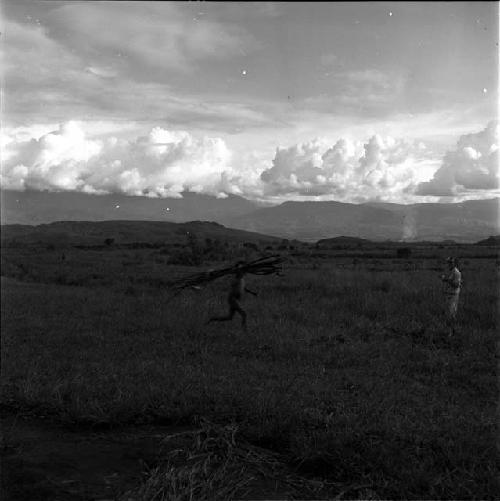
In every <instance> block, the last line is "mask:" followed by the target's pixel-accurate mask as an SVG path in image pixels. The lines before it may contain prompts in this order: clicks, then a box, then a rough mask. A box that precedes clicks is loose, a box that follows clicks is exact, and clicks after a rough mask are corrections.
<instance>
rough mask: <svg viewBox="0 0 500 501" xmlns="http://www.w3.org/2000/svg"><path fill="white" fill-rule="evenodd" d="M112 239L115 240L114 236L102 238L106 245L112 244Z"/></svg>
mask: <svg viewBox="0 0 500 501" xmlns="http://www.w3.org/2000/svg"><path fill="white" fill-rule="evenodd" d="M114 241H115V239H114V238H106V239H105V240H104V243H105V244H106V245H107V246H110V245H111V244H113V243H114Z"/></svg>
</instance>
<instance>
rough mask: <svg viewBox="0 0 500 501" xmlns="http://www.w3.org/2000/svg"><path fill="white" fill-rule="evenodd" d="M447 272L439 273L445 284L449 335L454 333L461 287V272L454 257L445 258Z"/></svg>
mask: <svg viewBox="0 0 500 501" xmlns="http://www.w3.org/2000/svg"><path fill="white" fill-rule="evenodd" d="M446 263H447V265H448V273H446V274H443V275H441V280H442V281H443V283H444V284H445V290H444V293H445V299H446V314H447V322H448V325H449V327H450V334H449V335H450V336H451V335H452V334H454V333H455V324H456V317H457V311H458V299H459V297H460V290H461V288H462V273H461V272H460V270H459V269H458V262H457V260H456V259H455V258H453V257H449V258H447V259H446Z"/></svg>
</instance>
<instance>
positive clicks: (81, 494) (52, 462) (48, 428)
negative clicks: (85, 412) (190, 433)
mask: <svg viewBox="0 0 500 501" xmlns="http://www.w3.org/2000/svg"><path fill="white" fill-rule="evenodd" d="M183 430H185V428H184V429H182V428H179V427H172V426H170V427H168V426H165V427H161V426H154V427H153V426H136V427H133V428H122V429H115V430H106V431H99V432H96V431H89V430H83V431H82V430H81V429H80V430H77V429H71V428H69V427H61V426H60V425H56V424H54V423H51V422H46V421H45V420H43V419H40V418H35V417H31V416H23V415H16V414H13V413H6V412H2V443H1V446H0V447H1V455H2V464H1V495H0V498H1V499H2V501H21V500H22V501H28V500H29V501H83V500H85V501H87V500H89V501H90V500H92V501H104V500H114V499H116V498H117V496H118V495H119V494H121V493H123V492H126V491H128V490H130V489H132V488H133V487H135V486H137V485H138V483H139V482H140V480H141V476H142V473H143V472H145V471H147V469H148V468H150V467H154V466H155V464H156V463H157V459H158V455H159V453H160V448H161V447H162V439H163V438H165V437H166V436H168V435H171V434H174V433H178V432H179V431H183Z"/></svg>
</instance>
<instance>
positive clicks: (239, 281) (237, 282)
mask: <svg viewBox="0 0 500 501" xmlns="http://www.w3.org/2000/svg"><path fill="white" fill-rule="evenodd" d="M242 264H244V263H243V262H242V261H239V262H238V263H237V266H241V265H242ZM245 292H248V293H250V294H253V295H254V296H257V293H256V292H253V291H251V290H250V289H248V287H246V285H245V272H244V271H243V270H242V269H237V271H236V272H235V274H234V277H233V279H232V280H231V283H230V287H229V294H228V296H227V302H228V305H229V313H228V314H227V315H226V316H223V317H212V318H210V320H208V322H207V324H209V323H210V322H227V321H228V320H232V319H233V317H234V314H235V313H236V312H238V313H239V314H240V316H241V326H242V327H243V330H245V331H246V329H247V314H246V311H245V310H244V309H243V308H242V307H241V305H240V301H242V300H243V296H244V294H245Z"/></svg>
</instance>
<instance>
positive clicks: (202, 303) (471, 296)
mask: <svg viewBox="0 0 500 501" xmlns="http://www.w3.org/2000/svg"><path fill="white" fill-rule="evenodd" d="M445 252H446V250H442V251H439V250H437V251H436V253H437V254H436V256H435V257H433V258H429V257H427V258H426V257H425V255H424V253H422V255H421V256H420V257H418V256H416V255H415V253H414V255H413V258H411V259H405V260H401V259H399V260H398V259H392V258H386V259H382V258H380V257H379V258H376V257H373V255H371V256H365V257H363V255H362V252H361V251H359V252H358V254H357V255H356V256H355V257H349V256H348V255H346V253H345V252H344V254H343V257H342V256H337V257H335V256H334V255H332V253H330V254H328V253H327V254H325V255H321V256H316V257H315V256H313V255H312V254H313V251H311V250H308V251H307V252H304V253H303V254H302V255H301V254H300V253H296V254H295V255H294V256H293V257H291V258H290V264H289V265H288V267H287V269H286V274H285V276H284V277H281V278H279V277H275V276H269V277H250V278H249V287H250V288H252V289H253V290H256V291H257V292H258V294H259V296H258V297H257V298H254V297H252V296H249V297H248V298H247V299H246V300H245V303H244V304H245V307H246V309H247V311H248V314H249V331H248V333H247V334H245V333H244V332H242V331H241V330H240V328H239V322H238V319H235V320H234V321H233V322H229V323H223V324H210V325H209V326H205V325H204V323H205V321H206V319H207V318H209V316H210V315H213V314H217V313H220V312H224V311H225V309H226V305H225V302H224V296H225V292H224V286H225V282H224V280H221V281H220V282H215V283H213V284H212V285H210V286H208V287H207V288H205V289H203V290H201V291H188V292H186V293H184V294H183V295H181V296H178V297H176V298H174V299H171V298H170V295H169V292H168V290H167V289H166V288H165V287H164V283H165V282H166V281H167V280H168V279H170V278H171V277H173V276H177V275H179V274H180V273H183V272H187V271H191V272H192V271H193V270H194V268H188V267H184V268H183V267H179V266H168V265H167V264H166V257H165V256H162V255H161V253H159V252H158V251H157V250H151V249H143V250H134V251H128V250H123V249H116V250H112V249H111V250H109V249H105V250H101V251H90V250H79V249H73V250H69V251H66V252H65V259H64V261H61V253H60V252H59V251H56V252H54V251H53V250H52V251H50V250H46V249H40V248H34V247H31V248H29V247H26V248H22V249H5V251H4V252H3V256H2V261H3V262H2V275H3V276H2V402H3V404H4V405H5V406H6V407H8V408H10V409H31V410H34V411H36V413H38V414H39V415H45V416H49V417H51V418H52V419H54V420H56V421H59V422H72V423H75V424H77V425H86V424H94V425H96V424H114V425H118V424H128V425H130V424H134V423H137V424H139V423H145V422H156V423H196V422H198V421H199V419H200V418H205V419H208V420H210V422H212V423H215V424H216V425H219V426H222V427H224V426H227V425H234V426H236V427H237V429H238V436H239V437H241V440H244V441H245V443H248V444H251V445H252V446H258V447H265V448H266V449H268V450H270V451H273V452H276V453H280V454H281V455H282V456H283V457H286V458H287V462H288V464H289V465H291V466H293V467H294V469H295V471H296V472H297V473H298V474H300V475H303V476H304V477H307V478H312V477H316V478H321V479H323V480H330V481H332V482H334V483H336V485H345V486H350V485H353V484H360V485H366V486H369V491H366V492H369V494H366V492H365V494H364V496H363V495H361V494H359V492H358V493H357V494H356V493H353V492H346V493H345V494H344V495H343V497H346V498H349V497H351V498H356V497H358V496H360V495H361V496H362V497H373V498H376V499H377V498H378V499H389V498H390V499H493V498H494V497H495V495H496V493H497V492H498V491H497V488H498V484H497V474H498V463H497V449H496V444H495V437H496V431H497V430H496V422H497V416H496V409H497V399H498V388H497V380H496V368H497V356H498V355H497V353H498V349H497V348H498V346H497V333H496V331H497V328H498V311H499V302H498V278H499V277H498V265H497V262H496V260H495V259H494V258H493V259H492V258H491V255H492V254H493V255H495V252H496V251H495V250H492V249H489V250H484V249H483V250H480V251H479V250H475V251H474V252H475V253H476V254H477V253H480V252H482V255H475V254H474V252H472V251H469V250H467V252H465V251H464V253H463V256H464V261H463V262H464V265H463V274H464V279H465V287H464V290H463V292H462V295H461V303H460V311H459V325H460V328H459V332H458V333H457V334H456V335H455V336H454V337H453V338H451V339H448V337H447V329H446V327H445V324H444V321H443V307H444V305H443V298H442V288H441V284H440V281H439V274H440V273H441V269H442V265H443V263H442V261H440V253H441V254H444V253H445ZM382 256H383V254H382ZM488 256H490V258H488ZM169 471H170V470H169ZM233 473H234V472H233ZM155 475H156V477H155V478H153V476H154V475H153V474H152V475H151V479H150V482H153V483H154V485H155V489H156V491H155V492H160V491H162V489H163V491H162V492H164V494H165V493H167V491H168V488H169V486H170V487H171V486H172V481H173V480H172V474H171V473H170V477H169V476H168V475H167V476H165V475H164V476H163V477H162V478H163V481H160V480H158V478H157V477H158V475H159V473H158V472H156V473H155ZM233 476H234V475H233ZM235 478H236V477H235ZM165 479H167V480H165ZM168 479H170V480H168ZM228 479H229V477H228ZM228 481H229V480H228ZM162 482H163V483H162ZM169 482H170V483H169ZM167 484H168V485H167ZM226 487H227V488H228V490H225V491H224V492H226V493H229V492H231V497H233V496H237V495H238V486H237V485H236V484H235V485H233V487H235V488H234V489H233V490H232V491H231V489H230V488H229V487H231V486H229V487H228V486H226ZM158 489H160V491H158ZM340 491H342V489H340V488H339V492H340ZM148 492H152V491H148V489H146V487H144V486H143V488H142V490H141V491H140V492H139V491H138V493H137V496H139V498H140V499H153V497H152V495H150V494H148ZM220 492H222V491H220ZM148 496H149V497H148ZM165 496H166V497H164V499H174V497H173V495H172V496H171V497H169V496H167V494H165ZM341 497H342V496H341ZM219 498H221V497H220V496H219ZM222 498H223V497H222ZM176 499H189V498H188V497H186V498H182V497H178V498H176ZM200 499H201V498H200ZM207 499H208V498H207ZM214 499H215V498H214Z"/></svg>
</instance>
